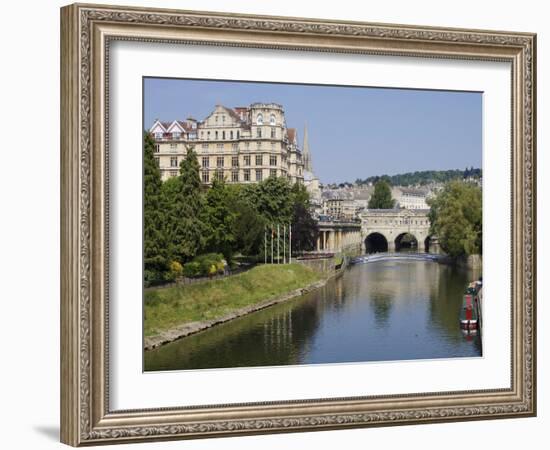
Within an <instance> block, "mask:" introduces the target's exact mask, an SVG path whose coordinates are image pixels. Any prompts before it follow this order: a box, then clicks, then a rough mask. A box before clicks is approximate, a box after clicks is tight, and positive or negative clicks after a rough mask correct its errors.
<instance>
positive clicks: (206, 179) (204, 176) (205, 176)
mask: <svg viewBox="0 0 550 450" xmlns="http://www.w3.org/2000/svg"><path fill="white" fill-rule="evenodd" d="M202 182H203V183H209V182H210V174H209V173H208V172H207V171H204V172H203V173H202Z"/></svg>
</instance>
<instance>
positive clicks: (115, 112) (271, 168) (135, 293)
mask: <svg viewBox="0 0 550 450" xmlns="http://www.w3.org/2000/svg"><path fill="white" fill-rule="evenodd" d="M535 69H536V36H535V35H534V34H532V33H518V32H505V31H486V30H466V29H446V28H433V27H422V26H408V25H407V26H405V25H385V24H373V23H361V22H336V21H328V20H316V19H305V18H288V17H267V16H251V15H245V14H228V13H212V12H197V11H174V10H161V9H143V8H131V7H115V6H92V5H82V4H75V5H70V6H66V7H64V8H62V9H61V95H62V96H61V111H62V113H61V114H62V116H61V187H62V189H61V205H62V210H61V233H62V247H61V263H62V267H61V274H62V278H61V327H62V328H61V355H62V358H61V369H62V371H61V440H62V442H64V443H66V444H70V445H73V446H80V445H93V444H111V443H122V442H138V441H146V440H161V439H186V438H199V437H201V438H204V437H216V436H230V435H243V434H260V433H275V432H296V431H314V430H326V429H337V428H344V427H348V428H349V427H368V426H387V425H401V424H422V423H434V422H445V421H459V420H477V419H497V418H505V417H530V416H533V415H535V414H536V346H535V342H536V336H535V332H536V305H535V299H536V292H535V286H536V283H535V277H536V255H535V248H536V247H535V244H536V242H535V235H536V211H535V204H536V202H535V199H536V186H535V180H536V173H535V170H536V164H535V161H536V157H535V150H536V114H535V113H536V111H535V87H536V70H535Z"/></svg>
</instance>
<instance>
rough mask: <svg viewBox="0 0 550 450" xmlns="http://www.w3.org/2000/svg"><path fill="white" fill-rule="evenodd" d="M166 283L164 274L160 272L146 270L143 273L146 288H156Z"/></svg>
mask: <svg viewBox="0 0 550 450" xmlns="http://www.w3.org/2000/svg"><path fill="white" fill-rule="evenodd" d="M163 282H164V276H163V273H162V272H159V271H158V270H151V269H145V271H144V273H143V284H144V286H145V287H150V286H156V285H158V284H162V283H163Z"/></svg>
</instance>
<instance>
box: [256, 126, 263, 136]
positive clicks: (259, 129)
mask: <svg viewBox="0 0 550 450" xmlns="http://www.w3.org/2000/svg"><path fill="white" fill-rule="evenodd" d="M256 137H259V138H261V137H262V129H261V128H256Z"/></svg>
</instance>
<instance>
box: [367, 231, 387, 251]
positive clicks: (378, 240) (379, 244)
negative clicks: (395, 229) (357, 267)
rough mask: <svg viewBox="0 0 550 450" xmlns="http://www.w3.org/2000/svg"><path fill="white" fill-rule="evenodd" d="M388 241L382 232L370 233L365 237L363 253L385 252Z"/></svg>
mask: <svg viewBox="0 0 550 450" xmlns="http://www.w3.org/2000/svg"><path fill="white" fill-rule="evenodd" d="M388 242H389V241H388V239H387V238H386V236H384V235H383V234H382V233H378V232H373V233H370V234H368V235H367V237H366V238H365V253H382V252H387V251H388Z"/></svg>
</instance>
